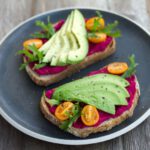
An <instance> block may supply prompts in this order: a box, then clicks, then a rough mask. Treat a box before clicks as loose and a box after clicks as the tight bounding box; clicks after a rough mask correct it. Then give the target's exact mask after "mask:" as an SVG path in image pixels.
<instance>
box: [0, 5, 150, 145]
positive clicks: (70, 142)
mask: <svg viewBox="0 0 150 150" xmlns="http://www.w3.org/2000/svg"><path fill="white" fill-rule="evenodd" d="M69 9H87V10H95V9H96V10H100V11H103V12H106V13H111V14H115V15H117V16H119V17H122V18H125V19H126V20H128V21H130V22H132V23H133V24H135V25H137V26H138V27H140V28H141V29H142V30H143V31H144V32H145V33H146V34H147V35H148V36H149V37H150V33H149V31H148V30H147V29H145V27H143V26H141V25H140V24H139V23H137V22H135V21H133V20H132V19H130V18H129V17H127V16H125V15H122V14H118V13H117V12H116V11H109V10H106V9H99V8H98V7H64V8H57V9H53V10H49V11H45V12H43V13H40V14H37V15H35V16H33V17H30V18H28V19H27V20H25V21H23V22H21V23H20V24H18V25H17V26H16V27H14V28H13V29H11V30H10V31H9V32H8V33H7V34H6V35H5V36H4V37H3V38H2V40H1V41H0V46H1V44H2V43H3V42H4V41H5V40H6V38H7V37H9V35H11V34H12V33H13V32H14V31H15V30H17V29H18V28H19V27H21V26H22V25H24V24H25V23H27V22H29V21H30V20H32V19H35V18H36V17H40V16H43V15H46V14H49V13H54V12H58V11H63V10H69ZM0 114H1V116H2V117H3V118H4V119H5V120H6V121H7V122H8V123H10V124H11V125H12V126H13V127H14V128H16V129H18V130H19V131H21V132H23V133H24V134H27V135H29V136H31V137H34V138H36V139H39V140H42V141H47V142H51V143H55V144H62V145H87V144H95V143H100V142H104V141H108V140H111V139H114V138H117V137H119V136H121V135H123V134H125V133H127V132H129V131H131V130H132V129H134V128H135V127H137V126H138V125H140V124H141V123H142V122H143V121H144V120H145V119H147V118H148V117H149V116H150V108H149V109H148V110H147V111H146V112H145V113H144V114H143V115H142V116H141V117H140V118H138V119H137V120H136V121H134V122H133V123H132V124H130V125H128V126H127V127H125V128H123V129H121V130H119V131H117V132H114V133H111V134H109V135H105V136H102V137H96V138H92V139H79V140H73V139H72V140H68V139H59V138H52V137H49V136H45V135H41V134H39V133H37V132H34V131H32V130H30V129H27V128H25V127H24V126H22V125H20V124H19V123H17V122H16V121H15V120H13V119H12V118H11V117H9V115H8V114H7V113H5V111H4V110H3V109H2V108H1V106H0Z"/></svg>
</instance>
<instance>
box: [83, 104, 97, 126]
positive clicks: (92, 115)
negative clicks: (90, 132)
mask: <svg viewBox="0 0 150 150" xmlns="http://www.w3.org/2000/svg"><path fill="white" fill-rule="evenodd" d="M99 117H100V116H99V113H98V110H97V109H96V107H94V106H92V105H86V106H84V107H83V109H82V111H81V120H82V122H83V123H84V124H85V125H86V126H93V125H95V124H96V123H97V122H98V120H99Z"/></svg>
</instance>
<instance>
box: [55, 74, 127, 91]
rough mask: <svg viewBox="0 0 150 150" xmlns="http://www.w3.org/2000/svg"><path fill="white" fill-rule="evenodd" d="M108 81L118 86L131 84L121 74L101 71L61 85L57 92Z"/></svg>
mask: <svg viewBox="0 0 150 150" xmlns="http://www.w3.org/2000/svg"><path fill="white" fill-rule="evenodd" d="M106 82H107V83H114V84H116V85H117V86H121V87H122V88H124V87H127V86H128V85H129V82H128V81H127V80H125V79H124V78H122V77H120V76H117V75H112V74H105V73H101V74H97V75H93V76H88V77H84V78H82V79H78V80H75V81H73V82H70V83H66V84H64V85H62V86H59V87H58V88H57V89H56V91H55V93H57V92H59V91H62V92H63V91H64V90H70V89H71V90H76V89H84V88H85V87H90V86H92V85H99V84H102V83H106Z"/></svg>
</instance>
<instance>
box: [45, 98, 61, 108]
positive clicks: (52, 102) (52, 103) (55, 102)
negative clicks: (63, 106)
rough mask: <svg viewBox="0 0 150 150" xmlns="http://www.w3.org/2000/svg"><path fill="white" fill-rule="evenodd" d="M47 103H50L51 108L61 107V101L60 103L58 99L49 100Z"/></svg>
mask: <svg viewBox="0 0 150 150" xmlns="http://www.w3.org/2000/svg"><path fill="white" fill-rule="evenodd" d="M46 102H47V103H49V104H50V105H51V106H54V105H59V104H60V101H58V100H56V99H49V100H47V101H46Z"/></svg>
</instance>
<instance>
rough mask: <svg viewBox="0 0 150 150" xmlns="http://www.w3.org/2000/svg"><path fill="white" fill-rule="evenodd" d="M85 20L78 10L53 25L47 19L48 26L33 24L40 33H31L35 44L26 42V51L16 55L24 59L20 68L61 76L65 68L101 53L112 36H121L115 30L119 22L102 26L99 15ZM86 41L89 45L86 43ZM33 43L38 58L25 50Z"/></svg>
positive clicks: (39, 23) (45, 24)
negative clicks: (21, 55) (37, 27)
mask: <svg viewBox="0 0 150 150" xmlns="http://www.w3.org/2000/svg"><path fill="white" fill-rule="evenodd" d="M85 20H86V19H85V18H84V17H83V15H82V13H81V12H80V11H78V10H73V11H72V12H71V14H70V15H69V16H68V18H67V19H66V21H64V20H61V21H59V22H58V24H56V25H55V26H53V25H52V23H51V22H50V19H49V18H48V22H47V23H44V22H43V21H36V25H37V26H39V27H41V29H42V30H41V31H37V32H35V33H34V34H32V37H34V38H35V39H33V40H34V41H31V40H29V41H25V43H24V44H23V45H24V47H26V48H25V49H28V50H26V51H24V50H21V51H20V52H19V53H18V54H23V56H24V57H25V58H27V60H26V62H25V63H24V64H22V65H21V69H24V68H25V67H26V66H27V65H29V67H30V68H31V69H32V70H33V71H35V72H36V73H37V74H39V75H48V74H56V73H60V72H62V71H64V69H66V66H67V65H70V64H77V63H80V62H81V61H82V60H84V58H85V57H86V56H89V55H92V54H94V53H96V52H101V51H104V50H105V49H106V48H107V46H108V45H109V44H111V42H112V37H119V36H120V34H119V33H120V32H119V30H116V27H117V25H118V23H117V22H114V23H112V24H108V25H105V21H104V19H103V18H102V17H101V15H100V14H99V13H98V15H97V16H96V17H92V18H90V19H88V20H87V21H85ZM86 23H87V25H86ZM86 26H87V29H86ZM88 31H90V32H89V33H88V36H87V32H88ZM88 38H89V40H90V41H91V42H88ZM33 44H34V46H35V47H36V48H37V49H38V51H39V53H37V56H38V57H37V59H30V58H31V57H29V55H30V56H32V58H33V57H34V58H35V56H34V55H35V53H34V54H33V53H32V50H30V49H29V48H28V46H29V45H30V46H33ZM29 53H30V54H29ZM38 58H39V59H38ZM35 65H36V66H35ZM52 67H53V68H52ZM54 67H55V68H54ZM57 67H59V68H60V67H62V68H61V69H58V68H57ZM63 67H64V68H63ZM51 69H52V70H51ZM53 70H55V71H53ZM56 70H57V71H56Z"/></svg>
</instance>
